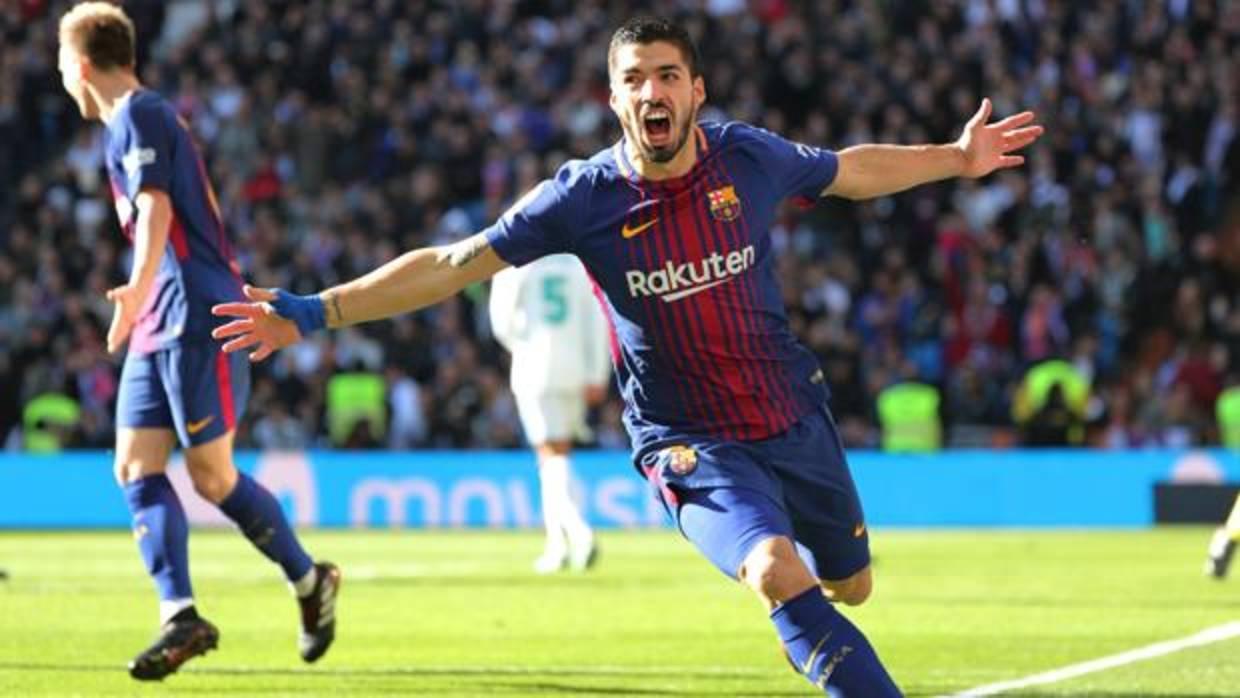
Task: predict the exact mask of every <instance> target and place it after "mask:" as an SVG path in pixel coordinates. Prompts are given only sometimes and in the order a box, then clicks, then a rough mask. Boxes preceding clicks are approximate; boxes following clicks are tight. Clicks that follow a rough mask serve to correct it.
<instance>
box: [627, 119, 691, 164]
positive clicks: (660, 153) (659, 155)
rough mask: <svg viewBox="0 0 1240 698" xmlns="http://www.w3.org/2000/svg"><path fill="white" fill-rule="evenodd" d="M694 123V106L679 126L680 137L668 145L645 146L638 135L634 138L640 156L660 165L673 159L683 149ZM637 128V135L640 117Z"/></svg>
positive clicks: (639, 127)
mask: <svg viewBox="0 0 1240 698" xmlns="http://www.w3.org/2000/svg"><path fill="white" fill-rule="evenodd" d="M696 123H697V109H696V108H695V109H694V110H693V111H692V112H691V113H690V114H689V118H688V119H685V125H684V126H682V127H681V129H680V138H679V139H677V140H674V141H672V144H671V145H670V146H665V147H662V148H655V147H651V146H647V145H646V144H645V143H644V142H643V141H642V139H641V138H640V137H639V138H636V139H635V140H636V141H637V147H638V149H639V150H640V151H641V153H642V158H644V159H646V160H648V161H650V162H653V163H657V164H660V165H664V164H667V163H669V162H671V161H672V160H675V159H676V156H677V155H679V154H680V151H681V150H683V149H684V147H685V144H686V143H688V142H689V131H690V130H692V129H693V126H694V124H696ZM637 129H638V135H639V136H640V135H641V129H642V122H641V120H640V119H639V120H638V122H637Z"/></svg>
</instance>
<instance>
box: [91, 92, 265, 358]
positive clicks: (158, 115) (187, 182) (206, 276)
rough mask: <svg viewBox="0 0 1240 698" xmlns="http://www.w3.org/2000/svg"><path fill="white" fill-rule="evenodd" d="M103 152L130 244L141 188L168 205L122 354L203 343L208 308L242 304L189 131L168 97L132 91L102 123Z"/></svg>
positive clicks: (210, 322)
mask: <svg viewBox="0 0 1240 698" xmlns="http://www.w3.org/2000/svg"><path fill="white" fill-rule="evenodd" d="M106 148H107V152H106V157H105V161H106V163H107V169H108V179H109V181H110V183H111V185H112V199H113V203H114V204H115V205H116V213H117V215H118V216H119V217H120V223H121V229H122V230H123V231H124V233H125V237H127V238H129V240H130V241H131V242H132V241H133V239H134V226H135V225H136V224H137V220H138V210H137V206H136V201H137V197H138V193H139V192H140V191H142V190H143V189H158V190H160V191H163V192H164V193H166V194H167V195H168V198H169V200H171V202H172V214H173V215H172V223H171V225H170V227H169V230H168V243H167V245H166V246H165V248H164V251H163V255H162V258H161V259H160V263H159V271H158V272H157V273H156V277H155V282H154V284H153V285H152V287H151V290H150V293H149V294H148V295H147V298H146V303H145V305H144V306H143V307H142V310H141V311H140V312H139V315H138V321H137V324H136V325H135V326H134V329H133V333H132V334H131V335H130V339H129V350H130V351H134V352H138V353H148V352H152V351H157V350H160V349H167V348H169V347H172V346H176V345H178V344H179V343H181V342H183V341H210V334H211V329H212V328H214V327H215V326H216V325H218V324H219V323H220V321H219V319H217V318H215V317H213V316H212V315H211V306H212V305H215V304H216V303H221V302H225V301H234V300H241V299H242V293H241V275H240V268H239V267H238V265H237V261H236V257H235V255H234V253H233V249H232V245H231V243H230V242H229V240H228V238H227V236H226V235H225V234H224V225H223V219H222V217H221V215H220V207H219V202H218V201H217V199H216V197H215V192H214V190H213V189H212V188H211V183H210V182H209V181H208V180H207V173H206V169H205V166H204V164H203V161H202V156H201V155H200V154H199V152H198V148H197V146H195V145H194V142H193V139H192V138H191V137H190V134H189V129H188V128H187V127H186V125H185V123H184V122H183V121H182V120H181V119H180V118H179V117H178V116H177V114H176V111H175V110H174V109H173V107H172V105H171V104H169V103H168V101H167V100H165V99H164V98H163V97H160V96H159V95H158V94H157V93H155V92H152V91H150V90H146V89H139V90H135V91H134V92H131V93H130V94H129V95H128V96H127V97H125V98H124V99H123V100H122V101H121V102H120V103H119V104H118V105H117V107H116V109H115V110H114V112H113V113H112V116H111V118H110V119H109V120H108V122H107V145H106Z"/></svg>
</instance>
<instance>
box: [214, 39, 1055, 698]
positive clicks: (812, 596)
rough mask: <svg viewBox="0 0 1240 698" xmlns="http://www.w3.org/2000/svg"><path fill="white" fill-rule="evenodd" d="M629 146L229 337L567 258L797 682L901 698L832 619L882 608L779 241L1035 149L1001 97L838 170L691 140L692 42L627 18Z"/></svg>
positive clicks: (855, 637) (658, 485)
mask: <svg viewBox="0 0 1240 698" xmlns="http://www.w3.org/2000/svg"><path fill="white" fill-rule="evenodd" d="M608 71H609V77H610V82H611V107H612V110H613V111H614V112H615V114H616V116H617V117H618V118H619V119H620V123H621V125H622V127H623V131H624V135H623V138H622V139H621V140H620V141H619V142H618V143H616V144H615V146H614V147H611V148H608V149H607V150H604V151H602V152H600V153H598V154H596V155H595V156H594V157H592V158H590V159H589V160H586V161H571V162H569V163H567V164H565V165H564V166H563V167H561V168H560V170H559V171H558V172H557V173H556V175H555V176H554V177H553V178H551V179H549V180H547V181H544V182H542V183H541V184H540V185H539V186H537V187H536V188H535V189H533V190H532V191H531V192H530V193H529V194H527V195H526V196H525V197H523V198H522V199H521V200H520V201H518V202H517V203H516V204H515V205H514V206H513V207H512V208H511V209H509V211H507V212H506V213H505V214H504V215H503V216H502V217H501V218H500V220H499V221H498V222H496V223H495V224H494V225H492V226H491V227H489V228H487V229H486V230H484V231H482V232H480V233H478V234H476V235H474V236H473V237H471V238H468V239H466V240H464V241H462V242H460V243H456V244H454V245H451V246H444V247H433V248H425V249H418V250H414V251H412V252H408V253H406V254H404V255H403V256H401V257H399V258H397V259H395V260H393V261H391V262H389V263H387V264H385V265H383V266H382V267H380V268H378V269H376V270H374V271H372V272H371V273H369V274H366V275H365V276H363V277H361V278H359V279H356V280H354V281H351V282H349V283H346V284H342V285H340V286H336V287H334V288H331V289H328V290H326V291H324V292H323V293H320V294H318V295H313V296H295V295H291V294H288V293H286V292H284V291H280V290H278V289H274V290H265V289H255V288H250V287H246V295H247V297H248V298H249V299H250V300H251V301H254V302H252V303H226V304H223V305H220V306H217V307H216V308H215V312H216V313H218V314H220V315H228V316H233V317H234V318H235V319H234V320H233V321H232V322H230V323H229V324H227V325H225V326H223V327H221V328H219V329H217V330H216V331H215V333H214V334H215V336H216V337H218V338H230V339H229V341H227V343H226V344H225V345H224V350H225V351H236V350H238V349H242V348H246V347H255V349H254V351H253V353H252V354H251V359H252V360H261V359H264V358H266V357H267V356H269V355H270V354H271V353H272V352H273V351H275V350H276V349H279V348H281V347H284V346H287V345H289V344H292V343H293V342H296V341H298V340H299V339H301V338H302V337H303V336H304V335H306V334H308V333H310V332H314V331H315V330H318V329H320V328H322V327H325V326H326V327H332V328H336V327H343V326H346V325H351V324H354V323H359V322H367V321H370V320H377V319H379V318H386V317H390V316H393V315H397V314H399V313H405V312H409V311H412V310H416V309H418V308H423V307H426V306H428V305H431V304H433V303H435V302H438V301H440V300H442V299H443V298H445V297H447V296H449V295H451V294H454V293H456V292H458V291H459V290H461V289H462V288H464V287H465V286H467V285H469V284H471V283H474V282H477V281H479V280H481V279H485V278H487V277H489V276H492V275H493V274H495V273H497V272H498V271H500V270H501V269H503V268H505V267H507V266H509V265H512V266H521V265H523V264H526V263H528V262H530V261H533V260H534V259H537V258H539V257H542V256H545V255H549V254H553V253H561V252H563V253H571V254H574V255H576V256H577V257H578V258H579V259H581V261H582V262H583V263H584V265H585V267H586V269H587V270H588V271H589V272H590V274H591V275H592V276H593V277H594V279H595V280H596V281H597V283H598V285H599V286H600V287H601V289H602V291H603V294H604V296H605V300H606V303H605V305H606V308H605V310H606V312H607V315H608V317H609V320H610V322H611V323H612V326H613V328H614V331H615V334H616V337H617V339H618V345H619V346H618V350H617V352H616V353H615V354H614V356H613V359H614V363H615V369H616V374H617V378H618V381H619V385H620V391H621V394H622V395H623V397H624V400H625V403H626V409H625V426H626V428H627V429H628V432H629V435H630V437H631V438H632V441H633V447H634V463H635V465H636V466H637V468H638V469H639V470H640V471H641V473H642V474H643V475H644V477H645V478H646V479H647V481H648V482H649V483H650V485H651V488H652V490H653V492H654V494H655V495H656V496H658V497H659V498H660V499H661V500H662V501H663V503H664V504H665V505H666V507H667V510H668V511H669V513H670V514H671V515H672V516H673V517H675V519H676V521H677V523H678V524H679V528H680V530H681V531H682V532H683V534H684V535H685V536H686V537H687V538H688V539H689V541H690V542H692V543H693V545H694V546H696V547H697V548H698V550H699V551H701V553H702V554H703V555H705V556H706V558H707V559H709V560H710V561H711V562H712V563H713V564H715V566H717V567H718V568H719V569H720V570H721V571H722V572H723V573H724V574H726V575H728V576H730V577H733V578H735V579H738V580H739V581H741V582H742V583H743V584H745V585H746V586H748V587H749V588H750V589H752V590H753V591H754V592H755V593H756V594H757V595H758V598H759V599H760V600H761V602H762V604H763V605H764V606H765V607H766V609H767V610H768V611H769V613H770V619H771V621H772V623H773V624H774V625H775V630H776V632H777V633H778V635H779V637H780V639H781V640H782V642H783V646H784V649H785V651H786V652H787V655H788V657H789V659H790V660H791V661H792V663H793V665H794V666H795V667H796V668H797V670H798V671H800V672H801V673H802V674H804V675H805V677H806V678H807V679H809V681H810V682H811V683H812V684H813V685H814V686H815V687H817V688H818V689H820V690H822V691H824V692H831V691H834V692H836V693H842V694H844V695H845V696H848V697H849V698H885V697H887V696H898V695H900V692H899V689H898V688H897V687H896V685H895V683H894V682H893V681H892V679H891V677H890V676H889V675H888V673H887V671H886V669H885V668H884V667H883V665H882V664H881V663H880V661H879V659H878V655H877V654H876V652H875V651H874V649H873V647H872V646H871V645H870V643H869V641H868V640H867V639H866V638H865V636H864V635H863V634H862V633H861V631H860V630H858V629H857V628H856V627H855V626H854V625H852V623H850V622H849V621H848V620H847V619H846V618H845V617H844V615H843V614H841V613H840V612H838V611H837V610H836V609H835V607H834V606H833V605H832V603H831V602H832V601H836V602H841V603H844V604H849V605H852V604H859V603H861V602H863V601H865V599H866V598H867V597H868V596H869V595H870V589H871V577H870V564H869V563H870V553H869V538H868V534H867V530H866V526H865V522H864V519H863V517H862V512H861V504H860V502H859V501H858V497H857V492H856V489H855V487H854V485H853V481H852V477H851V475H850V474H849V472H848V467H847V465H846V463H845V458H844V453H843V450H842V448H841V446H840V440H839V437H838V436H837V434H836V431H835V426H834V424H833V422H832V419H831V416H830V414H829V412H828V410H827V405H826V403H827V391H826V386H825V385H824V380H823V374H822V371H821V370H819V368H818V366H817V365H816V362H815V360H814V357H813V355H812V354H811V353H810V352H809V351H808V350H807V349H805V348H804V347H803V346H802V345H801V344H800V343H799V342H798V341H797V340H796V338H795V337H794V336H793V335H792V332H791V330H790V328H789V323H788V319H787V317H786V314H785V310H784V307H783V305H782V302H781V298H780V289H779V283H778V279H777V278H776V271H775V269H776V265H775V259H774V250H773V248H772V243H771V238H770V232H769V231H770V227H771V224H772V222H773V219H774V216H775V214H776V207H777V205H778V204H779V202H780V201H781V200H783V199H785V198H788V197H804V198H811V199H812V198H816V197H819V196H824V195H835V196H843V197H847V198H850V199H866V198H870V197H876V196H883V195H887V194H892V193H895V192H898V191H901V190H904V189H907V188H909V187H913V186H916V185H918V184H922V183H925V182H932V181H935V180H940V179H945V178H948V177H981V176H984V175H986V174H988V173H990V172H992V171H994V170H996V169H1000V168H1005V167H1013V166H1017V165H1020V164H1021V163H1022V162H1023V161H1024V159H1023V158H1022V157H1021V156H1019V155H1014V154H1012V153H1013V152H1014V151H1017V150H1020V149H1021V148H1024V147H1025V146H1027V145H1029V144H1030V143H1032V142H1034V141H1035V140H1036V139H1037V138H1038V136H1039V135H1040V134H1041V133H1042V128H1041V127H1040V126H1035V125H1032V121H1033V119H1034V115H1033V114H1032V113H1029V112H1024V113H1021V114H1017V115H1014V116H1009V117H1007V118H1005V119H1002V120H999V121H997V122H995V123H987V122H988V120H989V117H990V111H991V105H990V101H989V100H983V101H982V104H981V107H980V108H979V109H978V111H977V113H976V114H975V115H974V116H973V118H971V119H970V120H969V122H968V123H967V124H965V127H964V131H963V133H962V134H961V136H960V138H959V139H958V140H957V141H955V142H954V143H949V144H944V145H925V146H912V147H902V146H893V145H858V146H854V147H850V148H848V149H845V150H843V151H840V152H838V153H835V152H832V151H829V150H824V149H821V148H818V147H813V146H808V145H801V144H797V143H791V142H789V141H787V140H785V139H783V138H781V137H779V136H777V135H775V134H773V133H769V132H767V131H764V130H762V129H759V128H755V127H753V126H749V125H747V124H743V123H725V124H698V123H697V115H698V111H699V109H700V108H701V106H702V104H703V102H704V101H705V99H706V86H705V84H704V81H703V79H702V76H701V74H700V72H699V66H698V59H697V52H696V49H695V48H694V46H693V44H692V42H691V40H690V38H689V36H688V34H687V33H686V32H685V31H684V30H683V29H682V28H680V27H678V26H676V25H674V24H672V23H670V22H667V21H665V20H661V19H645V18H643V19H634V20H631V21H629V22H627V23H625V24H624V25H623V26H622V27H620V29H619V30H617V31H616V33H615V34H614V35H613V36H612V40H611V44H610V47H609V49H608Z"/></svg>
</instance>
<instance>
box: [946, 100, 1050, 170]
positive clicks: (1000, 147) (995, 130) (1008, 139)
mask: <svg viewBox="0 0 1240 698" xmlns="http://www.w3.org/2000/svg"><path fill="white" fill-rule="evenodd" d="M990 110H991V104H990V98H989V97H988V98H986V99H983V100H982V106H980V107H978V109H977V113H976V114H974V115H973V118H971V119H969V123H967V124H965V126H964V133H961V134H960V138H959V139H957V141H956V147H958V148H960V151H961V152H962V153H963V154H964V170H963V171H962V172H961V173H960V176H962V177H985V176H986V175H988V174H990V173H991V172H994V171H995V170H1001V169H1004V168H1007V167H1017V166H1019V165H1023V164H1025V158H1024V156H1022V155H1011V154H1010V153H1014V152H1016V151H1018V150H1020V149H1022V148H1024V147H1026V146H1028V145H1029V144H1030V143H1033V142H1034V141H1036V140H1037V139H1038V137H1039V136H1041V135H1042V131H1043V129H1042V127H1041V126H1039V125H1037V124H1033V125H1030V124H1031V123H1032V122H1033V120H1034V118H1035V116H1034V113H1033V112H1031V111H1023V112H1021V113H1019V114H1013V115H1011V116H1009V117H1007V118H1006V119H1000V120H999V121H996V122H995V123H993V124H988V123H986V121H987V120H988V119H990Z"/></svg>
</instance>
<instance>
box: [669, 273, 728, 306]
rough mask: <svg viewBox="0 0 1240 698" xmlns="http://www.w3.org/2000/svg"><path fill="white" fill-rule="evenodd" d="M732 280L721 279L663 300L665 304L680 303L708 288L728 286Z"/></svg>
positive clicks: (671, 295) (671, 294) (673, 294)
mask: <svg viewBox="0 0 1240 698" xmlns="http://www.w3.org/2000/svg"><path fill="white" fill-rule="evenodd" d="M731 280H732V277H728V278H726V279H719V280H717V281H712V282H710V283H708V284H702V285H701V286H694V287H693V288H686V289H685V290H683V291H677V292H675V293H668V294H666V295H664V296H661V297H662V298H663V302H664V303H671V302H672V301H678V300H680V299H681V298H685V297H687V296H692V295H693V294H695V293H701V292H702V291H705V290H706V289H708V288H714V287H716V286H718V285H719V284H726V283H727V282H729V281H731Z"/></svg>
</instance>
